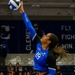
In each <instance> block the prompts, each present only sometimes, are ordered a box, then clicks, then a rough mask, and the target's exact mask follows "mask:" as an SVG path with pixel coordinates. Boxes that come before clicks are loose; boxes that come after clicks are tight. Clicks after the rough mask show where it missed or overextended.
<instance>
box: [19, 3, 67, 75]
mask: <svg viewBox="0 0 75 75" xmlns="http://www.w3.org/2000/svg"><path fill="white" fill-rule="evenodd" d="M19 12H20V14H21V16H22V19H23V21H24V23H25V26H26V28H27V29H28V31H29V32H30V36H31V39H32V40H33V41H35V42H36V52H35V55H34V66H33V68H34V69H35V70H37V71H38V73H39V75H56V58H57V56H65V57H67V55H68V53H67V52H66V50H64V49H63V48H62V47H60V46H59V47H58V46H57V44H58V37H57V36H56V35H55V34H53V33H48V34H46V35H43V36H42V38H39V36H38V35H37V33H36V31H35V29H34V28H33V26H32V24H31V22H30V20H29V18H28V16H27V14H26V12H25V11H24V7H23V2H21V6H20V8H19Z"/></svg>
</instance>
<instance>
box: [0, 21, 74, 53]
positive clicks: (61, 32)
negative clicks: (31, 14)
mask: <svg viewBox="0 0 75 75" xmlns="http://www.w3.org/2000/svg"><path fill="white" fill-rule="evenodd" d="M31 22H32V24H38V25H39V28H40V30H43V31H44V32H45V33H48V32H51V33H55V34H56V35H57V36H58V38H59V44H60V45H62V46H63V47H64V48H65V49H67V50H68V51H69V52H71V53H75V42H74V40H75V21H53V20H31ZM2 25H6V26H9V27H10V31H9V34H10V39H9V40H8V50H9V51H8V52H9V53H30V51H31V49H32V43H31V40H30V37H29V34H28V31H27V30H26V28H25V25H24V23H23V21H22V20H1V21H0V26H2ZM27 41H29V42H27Z"/></svg>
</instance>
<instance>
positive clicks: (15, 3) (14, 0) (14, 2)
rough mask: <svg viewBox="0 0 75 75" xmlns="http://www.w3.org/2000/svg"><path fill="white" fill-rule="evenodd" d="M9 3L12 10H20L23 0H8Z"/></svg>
mask: <svg viewBox="0 0 75 75" xmlns="http://www.w3.org/2000/svg"><path fill="white" fill-rule="evenodd" d="M8 5H9V8H10V9H11V10H18V9H19V7H20V5H21V1H20V0H10V1H9V2H8Z"/></svg>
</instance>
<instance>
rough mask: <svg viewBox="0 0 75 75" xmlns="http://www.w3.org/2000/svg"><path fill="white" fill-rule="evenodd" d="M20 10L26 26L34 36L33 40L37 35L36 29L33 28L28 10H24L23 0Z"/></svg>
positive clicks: (32, 36)
mask: <svg viewBox="0 0 75 75" xmlns="http://www.w3.org/2000/svg"><path fill="white" fill-rule="evenodd" d="M19 12H20V13H21V16H22V19H23V21H24V23H25V25H26V28H27V29H28V31H29V32H30V36H31V38H32V40H33V39H34V38H35V36H36V31H35V29H34V28H33V26H32V24H31V22H30V20H29V18H28V16H27V14H26V12H25V11H24V7H23V2H21V6H20V8H19Z"/></svg>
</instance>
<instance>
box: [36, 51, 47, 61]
mask: <svg viewBox="0 0 75 75" xmlns="http://www.w3.org/2000/svg"><path fill="white" fill-rule="evenodd" d="M45 54H46V53H45V52H44V53H43V52H37V53H36V54H35V57H36V59H37V60H38V59H39V58H40V57H41V56H44V55H45Z"/></svg>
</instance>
